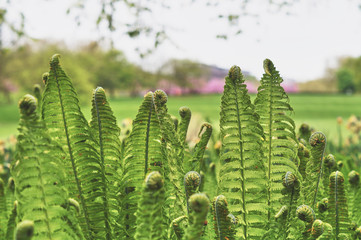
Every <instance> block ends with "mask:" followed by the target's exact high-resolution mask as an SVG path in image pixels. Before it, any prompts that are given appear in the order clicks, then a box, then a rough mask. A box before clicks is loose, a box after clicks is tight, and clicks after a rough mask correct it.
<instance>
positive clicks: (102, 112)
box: [90, 87, 121, 239]
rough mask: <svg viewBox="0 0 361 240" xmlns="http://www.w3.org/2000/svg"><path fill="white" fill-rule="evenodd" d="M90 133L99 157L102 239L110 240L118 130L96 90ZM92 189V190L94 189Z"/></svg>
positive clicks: (103, 97) (114, 209)
mask: <svg viewBox="0 0 361 240" xmlns="http://www.w3.org/2000/svg"><path fill="white" fill-rule="evenodd" d="M91 113H92V118H91V121H90V128H91V132H92V134H93V135H94V141H95V143H96V144H95V149H96V150H97V152H98V153H99V157H100V163H99V166H100V170H101V171H100V173H99V174H100V176H101V178H100V182H99V184H100V186H101V188H100V192H101V198H102V203H103V211H102V212H103V215H104V223H105V232H106V234H105V235H106V239H114V237H113V235H114V234H113V229H114V227H115V225H116V217H117V213H118V203H117V198H116V192H117V185H118V184H119V182H120V179H119V177H118V175H117V170H118V169H119V168H120V145H121V144H120V140H119V133H120V129H119V127H118V125H117V121H116V119H115V117H114V115H113V112H112V110H111V108H110V106H109V103H108V101H107V98H106V95H105V91H104V89H103V88H101V87H98V88H96V89H95V90H94V93H93V100H92V110H91ZM94 187H95V186H94Z"/></svg>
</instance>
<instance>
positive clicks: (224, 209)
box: [212, 195, 235, 240]
mask: <svg viewBox="0 0 361 240" xmlns="http://www.w3.org/2000/svg"><path fill="white" fill-rule="evenodd" d="M212 210H213V216H214V218H215V221H214V224H215V225H214V230H215V231H216V236H217V238H216V239H218V240H223V239H229V240H234V239H235V226H234V225H235V224H234V223H233V222H232V219H231V218H230V215H229V214H230V213H229V211H228V203H227V200H226V197H225V196H223V195H219V196H217V197H215V198H214V200H213V209H212Z"/></svg>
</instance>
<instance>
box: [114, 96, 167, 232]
mask: <svg viewBox="0 0 361 240" xmlns="http://www.w3.org/2000/svg"><path fill="white" fill-rule="evenodd" d="M162 152H163V150H162V142H161V132H160V127H159V120H158V118H157V115H156V112H155V108H154V94H153V93H152V92H148V93H147V94H146V95H145V96H144V100H143V103H142V105H141V106H140V108H139V111H138V114H137V116H136V118H135V120H134V121H133V128H132V131H131V133H130V135H129V137H128V138H127V146H126V150H125V159H124V173H123V174H124V175H123V180H122V182H123V186H122V188H123V190H122V203H121V204H122V213H121V214H122V217H121V218H122V219H121V220H120V223H121V224H122V225H123V227H124V226H125V227H126V229H125V230H126V232H127V234H128V235H129V236H133V235H134V231H135V217H134V213H135V212H136V208H137V196H139V194H140V192H141V189H142V184H143V181H144V178H145V177H146V174H147V173H148V172H149V171H158V172H160V173H161V174H162V176H165V170H164V168H165V165H166V162H165V159H164V157H163V153H162Z"/></svg>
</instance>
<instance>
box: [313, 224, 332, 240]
mask: <svg viewBox="0 0 361 240" xmlns="http://www.w3.org/2000/svg"><path fill="white" fill-rule="evenodd" d="M330 239H334V235H333V229H332V226H331V225H330V224H329V223H326V222H324V223H323V233H322V235H321V236H319V237H318V238H317V240H330Z"/></svg>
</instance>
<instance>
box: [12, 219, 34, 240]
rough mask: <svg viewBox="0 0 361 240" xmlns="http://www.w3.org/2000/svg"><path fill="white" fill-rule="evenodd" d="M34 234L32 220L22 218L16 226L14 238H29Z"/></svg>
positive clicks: (22, 239)
mask: <svg viewBox="0 0 361 240" xmlns="http://www.w3.org/2000/svg"><path fill="white" fill-rule="evenodd" d="M33 235H34V222H32V221H29V220H24V221H22V222H21V223H19V224H18V225H17V226H16V233H15V240H30V239H31V238H32V237H33Z"/></svg>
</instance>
